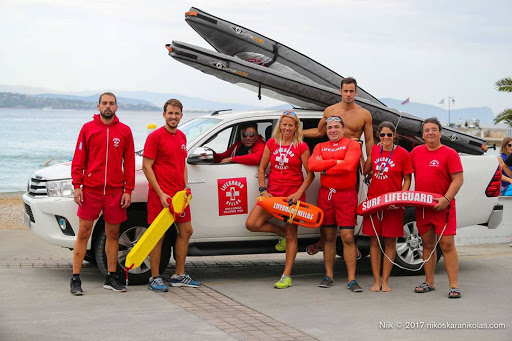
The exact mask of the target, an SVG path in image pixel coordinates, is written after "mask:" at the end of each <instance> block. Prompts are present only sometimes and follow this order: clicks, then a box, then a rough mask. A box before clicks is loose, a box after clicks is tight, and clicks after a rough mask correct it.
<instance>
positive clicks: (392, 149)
mask: <svg viewBox="0 0 512 341" xmlns="http://www.w3.org/2000/svg"><path fill="white" fill-rule="evenodd" d="M383 150H384V146H381V147H380V155H379V157H382V151H383ZM394 150H395V145H393V148H391V153H389V156H388V159H387V160H386V163H385V164H384V167H382V168H381V169H380V170H379V172H378V173H377V174H378V175H379V176H380V175H382V174H383V173H384V170H385V169H386V167H387V166H388V164H389V161H390V160H391V156H392V155H393V151H394Z"/></svg>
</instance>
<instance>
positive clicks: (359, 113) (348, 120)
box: [303, 77, 374, 255]
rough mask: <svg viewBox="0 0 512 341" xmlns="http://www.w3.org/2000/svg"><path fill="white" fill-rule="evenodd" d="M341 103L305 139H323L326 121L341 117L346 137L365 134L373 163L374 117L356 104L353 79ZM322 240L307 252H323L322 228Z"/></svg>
mask: <svg viewBox="0 0 512 341" xmlns="http://www.w3.org/2000/svg"><path fill="white" fill-rule="evenodd" d="M340 94H341V102H339V103H336V104H333V105H331V106H330V107H328V108H326V109H325V111H324V116H323V117H322V119H321V120H320V122H319V123H318V127H317V128H311V129H306V130H304V131H303V133H304V137H307V138H321V137H324V136H325V134H326V119H327V118H328V117H331V116H339V117H341V119H342V120H343V122H344V123H345V129H344V136H345V137H348V138H351V139H353V140H358V141H359V140H360V139H361V135H362V134H363V132H364V139H365V146H366V163H371V151H372V147H373V144H374V141H373V127H372V115H371V114H370V112H369V111H368V110H366V109H364V108H363V107H361V106H360V105H358V104H356V102H355V98H356V95H357V81H356V80H355V79H354V78H352V77H347V78H344V79H343V80H342V81H341V88H340ZM320 231H321V234H320V240H319V241H318V242H316V243H314V244H311V245H309V246H308V247H307V248H306V251H307V253H308V254H310V255H314V254H316V253H317V252H319V251H322V250H323V247H324V241H325V231H324V228H323V227H322V228H321V230H320Z"/></svg>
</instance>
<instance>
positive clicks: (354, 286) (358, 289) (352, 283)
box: [347, 279, 363, 292]
mask: <svg viewBox="0 0 512 341" xmlns="http://www.w3.org/2000/svg"><path fill="white" fill-rule="evenodd" d="M347 288H348V289H350V290H351V291H352V292H363V289H362V288H361V286H359V284H357V281H356V280H355V279H353V280H351V281H350V282H349V283H348V284H347Z"/></svg>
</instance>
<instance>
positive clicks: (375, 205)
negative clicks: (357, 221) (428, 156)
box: [357, 191, 441, 216]
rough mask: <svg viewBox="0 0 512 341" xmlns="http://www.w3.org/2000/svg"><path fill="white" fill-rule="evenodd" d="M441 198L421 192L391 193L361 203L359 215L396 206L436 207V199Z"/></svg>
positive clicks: (358, 208) (358, 207)
mask: <svg viewBox="0 0 512 341" xmlns="http://www.w3.org/2000/svg"><path fill="white" fill-rule="evenodd" d="M440 197H441V195H439V194H434V193H429V192H419V191H398V192H389V193H386V194H382V195H379V196H377V197H375V198H372V199H367V200H365V201H363V202H362V203H360V204H359V206H357V214H358V215H362V216H365V215H369V214H372V213H375V212H378V211H382V210H385V209H387V208H388V207H389V206H391V205H395V206H397V207H401V206H416V207H434V206H435V205H437V201H435V200H434V199H437V198H440Z"/></svg>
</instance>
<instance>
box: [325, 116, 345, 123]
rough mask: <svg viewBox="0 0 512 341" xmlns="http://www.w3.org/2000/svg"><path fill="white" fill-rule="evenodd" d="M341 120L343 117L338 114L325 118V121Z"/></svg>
mask: <svg viewBox="0 0 512 341" xmlns="http://www.w3.org/2000/svg"><path fill="white" fill-rule="evenodd" d="M332 121H334V122H341V118H340V117H338V116H331V117H327V119H326V120H325V122H332Z"/></svg>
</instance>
